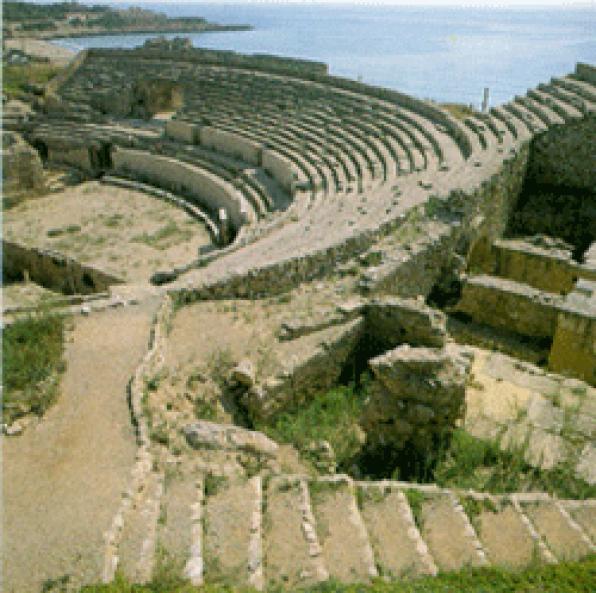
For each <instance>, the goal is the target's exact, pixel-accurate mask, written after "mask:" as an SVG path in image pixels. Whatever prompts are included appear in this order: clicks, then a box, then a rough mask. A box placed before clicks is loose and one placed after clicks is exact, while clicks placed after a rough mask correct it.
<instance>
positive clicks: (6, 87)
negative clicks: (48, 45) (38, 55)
mask: <svg viewBox="0 0 596 593" xmlns="http://www.w3.org/2000/svg"><path fill="white" fill-rule="evenodd" d="M61 70H62V68H60V67H58V66H53V65H51V64H36V63H31V64H23V65H17V64H14V65H7V64H3V65H2V88H3V91H4V92H5V93H6V94H7V95H8V97H9V98H11V99H12V98H18V97H20V96H22V95H23V94H24V93H26V92H27V85H29V84H38V85H45V84H46V83H47V82H48V81H49V80H51V79H52V78H54V76H56V74H58V73H59V72H60V71H61Z"/></svg>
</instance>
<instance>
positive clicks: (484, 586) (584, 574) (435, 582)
mask: <svg viewBox="0 0 596 593" xmlns="http://www.w3.org/2000/svg"><path fill="white" fill-rule="evenodd" d="M595 578H596V555H592V556H590V557H588V558H586V559H585V560H582V561H580V562H562V563H560V564H554V565H546V566H538V565H537V566H532V567H530V568H528V569H526V570H523V571H519V572H512V571H508V570H506V569H502V568H466V569H464V570H461V571H458V572H451V573H446V574H443V573H441V574H439V575H438V576H436V577H422V578H418V579H414V580H401V581H394V582H385V581H383V580H381V579H378V580H376V581H374V582H373V583H372V584H370V585H365V584H362V583H357V584H351V585H346V584H342V583H339V582H337V581H333V580H331V581H327V582H325V583H322V584H320V585H317V586H315V587H309V588H303V589H295V590H296V591H302V592H303V593H513V592H515V593H591V592H592V591H593V590H594V580H595ZM268 591H270V592H273V591H276V592H277V593H279V591H280V589H279V588H275V589H269V590H268ZM287 591H290V589H287ZM254 592H255V589H251V588H248V587H235V586H231V585H221V584H214V585H211V584H209V585H204V586H202V587H193V586H192V585H190V584H189V583H187V582H184V581H181V579H179V578H178V579H172V580H169V579H165V577H164V576H159V579H158V578H154V579H153V580H152V581H151V582H149V583H147V584H146V585H132V584H131V583H129V582H128V581H127V580H126V579H124V578H123V577H122V576H120V575H118V576H117V577H116V580H115V581H114V582H113V583H110V584H101V585H100V584H98V585H89V586H86V587H83V588H82V589H81V590H80V591H79V593H254Z"/></svg>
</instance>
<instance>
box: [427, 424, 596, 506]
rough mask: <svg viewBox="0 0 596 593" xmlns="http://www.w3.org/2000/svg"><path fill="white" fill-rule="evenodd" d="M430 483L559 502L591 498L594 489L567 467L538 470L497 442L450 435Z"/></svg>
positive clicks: (520, 454) (457, 433) (458, 433)
mask: <svg viewBox="0 0 596 593" xmlns="http://www.w3.org/2000/svg"><path fill="white" fill-rule="evenodd" d="M432 481H435V482H437V484H439V485H440V486H444V487H448V488H471V489H472V490H477V491H482V492H493V493H505V492H523V491H530V490H542V491H546V492H550V493H551V494H555V495H557V496H558V497H560V498H579V499H585V498H592V497H595V496H596V486H590V485H589V484H587V483H586V482H584V481H583V480H580V479H578V478H577V477H575V475H574V470H573V467H571V465H565V464H562V465H561V466H558V467H557V468H555V469H552V470H540V469H538V468H534V467H532V466H530V465H528V464H527V463H526V462H525V461H524V451H523V448H519V449H517V450H511V451H503V450H501V448H500V446H499V443H498V442H497V441H485V440H481V439H476V438H474V437H473V436H471V435H469V434H468V433H466V432H465V431H463V430H461V429H459V430H456V431H454V433H453V435H452V439H451V443H450V444H449V447H448V448H447V450H446V452H445V454H444V455H443V456H442V457H441V459H440V461H439V462H438V463H437V465H436V467H435V468H434V470H433V471H432Z"/></svg>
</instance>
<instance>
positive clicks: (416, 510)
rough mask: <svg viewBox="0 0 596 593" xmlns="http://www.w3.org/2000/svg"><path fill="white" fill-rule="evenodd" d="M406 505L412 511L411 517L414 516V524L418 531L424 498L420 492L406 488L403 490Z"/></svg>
mask: <svg viewBox="0 0 596 593" xmlns="http://www.w3.org/2000/svg"><path fill="white" fill-rule="evenodd" d="M404 494H405V495H406V499H407V500H408V504H409V505H410V508H411V509H412V515H414V522H415V523H416V526H417V527H418V529H421V528H422V504H423V503H424V501H425V500H426V496H425V495H424V493H423V492H421V491H420V490H416V489H415V488H408V489H407V490H404Z"/></svg>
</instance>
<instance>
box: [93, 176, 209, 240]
mask: <svg viewBox="0 0 596 593" xmlns="http://www.w3.org/2000/svg"><path fill="white" fill-rule="evenodd" d="M101 183H102V184H104V185H114V186H116V187H121V188H124V189H130V190H134V191H139V192H142V193H144V194H148V195H151V196H153V197H155V198H157V199H159V200H163V201H164V202H168V203H170V204H173V205H174V206H178V207H179V208H181V209H182V210H184V211H185V212H186V213H187V214H189V215H190V216H192V217H193V218H195V219H196V220H198V221H200V222H202V223H203V224H204V225H205V226H206V227H207V230H208V231H209V235H210V236H211V240H212V241H213V243H214V244H218V243H219V242H220V230H219V227H218V225H217V222H215V221H214V220H213V218H212V217H211V216H210V215H209V213H208V212H205V211H204V210H202V209H201V208H198V207H197V206H195V205H194V204H191V203H189V202H188V201H187V200H185V199H183V198H181V197H180V196H178V195H176V194H173V193H171V192H168V191H166V190H164V189H161V188H159V187H155V186H153V185H149V184H147V183H141V182H140V181H137V180H136V179H130V178H129V177H124V176H122V175H104V176H103V177H102V178H101Z"/></svg>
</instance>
